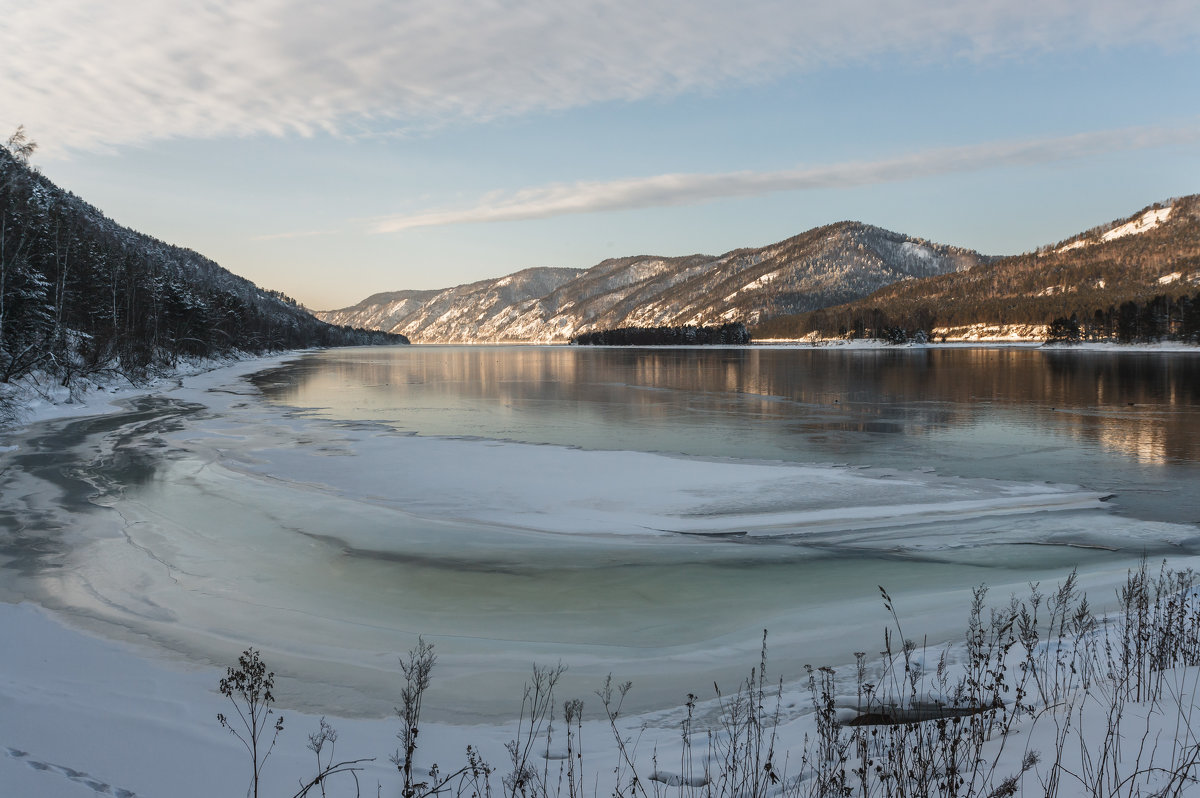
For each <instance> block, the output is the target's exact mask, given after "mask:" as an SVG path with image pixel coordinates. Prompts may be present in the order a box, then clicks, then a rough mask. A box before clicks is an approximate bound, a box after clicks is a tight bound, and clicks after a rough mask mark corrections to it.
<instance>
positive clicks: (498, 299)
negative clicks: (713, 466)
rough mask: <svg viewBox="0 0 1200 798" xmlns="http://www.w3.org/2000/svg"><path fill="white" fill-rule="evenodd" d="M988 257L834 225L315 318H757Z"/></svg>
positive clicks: (502, 324)
mask: <svg viewBox="0 0 1200 798" xmlns="http://www.w3.org/2000/svg"><path fill="white" fill-rule="evenodd" d="M987 260H988V258H985V257H983V256H981V255H979V254H978V253H976V252H973V251H970V250H964V249H958V248H955V247H948V246H944V245H940V244H934V243H931V242H929V241H925V240H923V239H917V238H912V237H910V236H905V235H901V234H899V233H893V232H890V231H888V230H883V229H880V228H878V227H872V226H870V225H865V224H861V223H859V222H839V223H837V224H832V225H827V226H825V227H820V228H817V229H814V230H810V231H808V232H807V233H802V234H801V235H798V236H795V237H794V238H789V239H787V240H786V241H781V242H779V243H777V244H771V245H769V246H766V247H762V248H759V249H738V250H734V251H733V252H729V253H726V254H724V255H721V256H716V257H714V256H711V255H689V256H684V257H655V256H634V257H626V258H614V259H610V260H606V261H603V262H601V263H599V264H597V265H596V266H593V267H592V268H590V269H586V270H579V269H526V270H524V271H520V272H516V273H514V274H510V275H507V276H505V277H501V278H498V279H494V280H483V281H480V282H477V283H471V284H469V285H461V286H456V287H454V288H447V289H444V290H432V291H397V292H392V293H383V294H375V295H373V296H370V297H368V298H366V299H364V300H363V301H362V302H360V303H358V304H357V305H355V306H353V307H350V308H343V309H341V310H333V311H324V312H317V313H316V315H317V317H318V318H320V319H323V320H324V321H328V322H330V323H333V324H347V325H351V326H355V327H365V328H369V329H378V330H385V331H387V332H395V333H401V334H403V335H405V336H407V337H409V338H410V339H412V340H414V341H418V342H425V343H470V342H486V341H522V342H540V343H549V342H561V341H568V340H570V339H571V338H572V337H573V336H575V335H578V334H579V333H583V332H589V331H591V330H598V329H608V328H614V327H632V326H641V327H650V326H676V325H685V324H720V323H724V322H729V321H741V322H745V323H746V324H755V323H757V322H759V321H760V320H762V319H765V318H769V317H772V316H776V315H780V314H788V313H799V312H803V311H806V310H812V309H815V308H820V307H826V306H828V305H834V304H838V303H841V302H848V301H851V300H853V299H856V298H858V297H861V296H865V295H867V294H869V293H871V292H872V291H875V290H876V289H878V288H880V287H882V286H885V285H889V284H891V283H894V282H896V281H899V280H911V279H918V278H922V277H930V276H933V275H938V274H945V273H948V272H954V271H961V270H964V269H968V268H970V267H972V266H974V265H976V264H978V263H980V262H984V261H987Z"/></svg>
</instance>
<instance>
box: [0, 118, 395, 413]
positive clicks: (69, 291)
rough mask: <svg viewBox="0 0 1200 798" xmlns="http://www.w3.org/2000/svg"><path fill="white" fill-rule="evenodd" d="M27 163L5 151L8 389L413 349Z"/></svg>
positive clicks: (2, 353) (1, 200)
mask: <svg viewBox="0 0 1200 798" xmlns="http://www.w3.org/2000/svg"><path fill="white" fill-rule="evenodd" d="M11 143H12V140H10V146H11ZM27 155H28V150H25V151H22V150H19V149H13V150H11V151H10V149H9V148H8V147H5V146H0V383H8V382H10V381H12V380H14V379H17V378H20V377H21V376H23V375H25V374H28V373H30V372H33V371H41V372H48V373H52V374H54V375H55V376H56V377H57V378H58V379H59V380H60V382H61V383H62V384H63V385H70V383H71V380H72V379H74V378H75V377H78V376H81V375H89V374H98V373H102V372H106V371H108V372H111V371H117V372H120V373H123V374H125V375H127V376H130V377H135V378H136V377H138V376H140V375H143V374H145V372H146V371H147V370H148V369H152V368H154V367H156V366H161V365H170V364H172V363H174V362H175V361H176V360H178V358H180V357H184V356H213V355H221V354H229V353H235V352H255V353H258V352H267V351H273V350H281V349H293V348H298V347H309V346H337V345H344V344H361V343H407V340H405V339H403V338H402V337H399V336H394V337H391V336H387V335H384V334H382V333H379V332H375V331H365V330H353V329H349V328H344V327H337V326H333V325H330V324H327V323H325V322H322V321H320V320H318V319H316V318H314V317H313V316H312V315H311V314H310V313H308V312H307V311H305V310H304V309H303V308H301V307H299V306H297V304H296V303H295V302H294V301H293V300H292V299H290V298H288V297H287V296H285V295H283V294H281V293H279V292H278V291H269V290H265V289H262V288H259V287H258V286H256V285H255V284H254V283H252V282H250V281H249V280H246V279H243V278H241V277H238V276H237V275H234V274H231V273H230V272H228V271H226V270H225V269H223V268H221V267H220V266H218V265H217V264H216V263H214V262H213V261H211V260H209V259H208V258H205V257H204V256H202V255H200V254H198V253H196V252H193V251H192V250H190V249H183V248H181V247H175V246H171V245H170V244H167V243H164V242H162V241H159V240H157V239H155V238H151V237H150V236H147V235H144V234H142V233H139V232H136V231H134V230H131V229H129V228H127V227H122V226H121V225H119V224H117V223H116V222H114V221H112V220H111V219H109V218H107V217H106V216H105V215H104V214H103V213H101V212H100V211H99V210H98V209H96V208H95V207H93V206H92V205H89V204H88V203H86V202H84V201H83V200H82V199H80V198H79V197H77V196H75V195H74V194H72V193H70V192H68V191H64V190H63V189H61V188H59V187H58V186H56V185H54V183H52V182H51V181H50V180H48V179H47V178H46V177H45V176H44V175H42V174H40V173H38V172H37V171H36V170H35V169H32V168H30V167H29V165H28V163H27V162H26V156H27ZM4 395H5V394H4V392H2V391H0V400H2V399H3V398H4Z"/></svg>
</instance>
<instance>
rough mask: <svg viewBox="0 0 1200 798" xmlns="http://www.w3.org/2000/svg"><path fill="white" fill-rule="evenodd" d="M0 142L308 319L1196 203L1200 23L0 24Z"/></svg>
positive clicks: (960, 8) (838, 13) (176, 18)
mask: <svg viewBox="0 0 1200 798" xmlns="http://www.w3.org/2000/svg"><path fill="white" fill-rule="evenodd" d="M0 9H2V10H0V18H2V19H3V23H2V24H0V132H2V133H3V135H2V136H0V138H6V137H7V134H8V132H10V131H12V130H15V129H16V127H17V126H18V125H24V126H25V129H26V131H27V132H28V134H29V136H30V137H31V138H32V139H34V140H35V141H36V142H37V143H38V145H39V149H38V150H37V152H36V154H35V156H34V158H33V163H34V164H35V165H37V166H38V167H39V168H41V169H42V171H43V172H44V173H45V174H46V175H47V176H48V177H50V178H51V179H52V180H54V181H55V182H56V183H58V184H59V185H60V186H62V187H63V188H66V189H68V190H71V191H73V192H75V193H76V194H78V195H80V196H82V197H83V198H85V199H86V200H88V201H89V202H91V203H93V204H94V205H96V206H97V207H99V208H100V209H101V210H103V211H104V212H105V213H106V214H107V215H108V216H110V217H111V218H113V219H115V220H116V221H118V222H120V223H122V224H125V225H128V226H130V227H133V228H135V229H137V230H140V231H142V232H144V233H148V234H150V235H153V236H155V237H157V238H159V239H162V240H165V241H169V242H171V243H174V244H179V245H182V246H187V247H191V248H193V249H195V250H197V251H199V252H201V253H202V254H204V255H206V256H208V257H211V258H213V259H214V260H216V261H217V262H219V263H220V264H221V265H222V266H224V267H226V268H227V269H229V270H231V271H233V272H235V273H237V274H240V275H243V276H245V277H248V278H250V279H251V280H254V281H255V282H257V283H258V284H260V285H262V286H264V287H267V288H272V289H276V290H280V291H283V292H285V293H287V294H289V295H291V296H293V297H295V298H296V299H298V300H299V301H301V302H302V303H304V304H305V305H306V306H308V307H309V308H312V309H318V310H324V309H333V308H341V307H345V306H348V305H352V304H354V303H356V302H358V301H359V300H361V299H363V298H365V297H366V296H368V295H369V294H372V293H375V292H379V291H394V290H401V289H424V288H440V287H446V286H451V285H456V284H460V283H466V282H471V281H474V280H480V279H485V278H489V277H498V276H501V275H503V274H507V273H510V272H513V271H516V270H518V269H523V268H528V267H534V266H568V267H575V268H586V267H589V266H592V265H594V264H596V263H598V262H599V261H601V260H603V259H604V258H608V257H617V256H623V255H638V254H657V255H685V254H692V253H697V252H703V253H709V254H720V253H723V252H726V251H729V250H731V249H735V248H739V247H749V246H763V245H766V244H769V243H772V242H775V241H779V240H782V239H784V238H787V237H789V236H792V235H795V234H798V233H801V232H804V231H805V230H808V229H810V228H812V227H816V226H819V225H822V224H828V223H831V222H835V221H840V220H843V219H856V220H860V221H864V222H869V223H871V224H877V225H880V226H882V227H886V228H889V229H892V230H896V231H899V232H903V233H907V234H910V235H914V236H920V237H924V238H927V239H930V240H933V241H938V242H941V243H946V244H954V245H958V246H964V247H970V248H972V249H977V250H979V251H981V252H984V253H987V254H1012V253H1017V252H1023V251H1028V250H1032V249H1034V248H1036V247H1038V246H1040V245H1043V244H1051V243H1055V242H1057V241H1060V240H1062V239H1065V238H1067V237H1069V236H1071V235H1073V234H1075V233H1078V232H1081V231H1082V230H1085V229H1087V228H1090V227H1093V226H1096V225H1099V224H1102V223H1106V222H1108V221H1111V220H1114V219H1117V218H1121V217H1124V216H1129V215H1131V214H1133V213H1134V212H1136V211H1138V210H1139V209H1140V208H1142V207H1143V206H1145V205H1148V204H1150V203H1153V202H1156V201H1161V200H1165V199H1168V198H1170V197H1172V196H1180V195H1185V194H1193V193H1197V192H1200V4H1197V3H1196V2H1195V0H1155V2H1153V3H1145V4H1137V3H1133V2H1130V0H1037V2H1034V1H1033V0H966V1H962V2H960V1H958V0H920V1H918V0H840V2H837V3H831V2H828V1H827V0H826V1H824V2H813V1H812V0H739V2H737V3H733V2H729V1H728V0H725V1H724V2H722V1H721V0H690V2H687V3H684V2H679V0H673V1H671V2H665V1H664V0H436V1H435V0H423V2H410V1H408V0H345V1H343V2H338V3H329V2H326V1H325V0H311V1H310V0H204V1H203V2H176V1H175V0H156V2H154V3H149V4H146V3H136V4H135V3H133V2H127V0H38V2H36V3H18V2H16V0H0Z"/></svg>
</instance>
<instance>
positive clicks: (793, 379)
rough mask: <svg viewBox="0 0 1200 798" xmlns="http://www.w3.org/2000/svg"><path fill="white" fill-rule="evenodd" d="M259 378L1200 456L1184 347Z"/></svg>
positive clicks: (1166, 456) (571, 361)
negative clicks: (1006, 432)
mask: <svg viewBox="0 0 1200 798" xmlns="http://www.w3.org/2000/svg"><path fill="white" fill-rule="evenodd" d="M259 386H260V388H262V389H263V390H264V392H265V393H266V394H267V395H268V397H270V398H271V399H272V400H274V401H278V402H283V403H287V404H295V405H300V406H308V407H329V406H336V405H337V404H338V402H339V399H338V398H337V395H338V394H345V393H346V392H354V393H355V401H357V402H358V403H359V405H360V406H361V409H362V410H364V411H369V410H371V409H372V408H374V409H377V410H380V411H382V410H383V409H386V408H393V409H395V410H396V412H397V413H398V414H399V415H400V416H401V417H402V418H410V419H411V417H410V416H407V415H406V414H405V410H406V409H408V410H416V409H420V410H422V411H423V412H428V411H429V410H430V409H431V408H440V409H443V410H448V411H449V410H453V409H456V408H457V409H460V410H464V411H465V410H468V409H471V410H478V409H480V408H484V409H487V410H488V411H489V412H492V413H499V414H500V415H501V416H507V417H512V416H518V415H521V414H534V415H537V414H545V415H547V416H548V415H550V414H554V415H556V416H559V417H571V418H575V419H577V420H579V421H580V422H582V423H587V422H588V421H589V420H592V421H603V422H604V423H606V424H611V423H612V422H614V421H619V422H624V423H632V424H637V425H647V424H652V423H656V422H674V421H678V420H679V419H680V418H681V415H682V416H683V417H690V418H691V419H692V420H693V421H695V420H697V419H701V420H702V419H703V418H705V417H707V416H723V417H732V416H739V417H740V418H741V419H742V420H743V423H744V421H745V419H747V418H750V419H757V420H758V421H759V422H766V423H770V422H786V423H783V424H778V425H777V426H776V428H775V429H774V430H773V432H774V434H781V435H787V434H789V431H790V433H791V434H802V435H806V436H812V435H814V434H817V435H819V434H820V433H822V432H825V433H878V434H900V435H909V436H917V435H924V434H928V433H931V432H935V431H938V430H940V429H944V428H946V427H948V426H956V425H972V424H979V423H987V422H991V421H995V420H996V419H999V418H1011V419H1015V420H1018V421H1019V423H1020V424H1021V425H1022V426H1023V427H1032V428H1035V429H1038V428H1040V429H1044V430H1045V431H1046V432H1048V433H1054V434H1059V435H1062V434H1067V435H1071V436H1075V437H1078V438H1079V439H1080V440H1085V441H1093V442H1095V443H1097V444H1099V445H1100V446H1102V447H1104V449H1105V450H1108V451H1113V452H1118V453H1122V454H1125V455H1127V456H1129V457H1132V458H1135V459H1137V460H1138V461H1140V462H1144V463H1154V462H1167V461H1175V462H1182V461H1189V460H1197V459H1200V430H1198V429H1197V425H1196V423H1195V418H1194V416H1193V414H1192V413H1193V411H1195V409H1196V408H1198V407H1200V359H1197V358H1195V357H1192V356H1190V355H1187V354H1184V355H1166V356H1164V355H1156V354H1148V353H1135V352H1129V353H1125V352H1121V353H1108V352H1078V351H1059V350H1029V349H939V348H928V349H882V350H849V351H847V350H837V349H754V348H731V349H578V348H568V347H414V348H412V349H405V350H403V351H381V350H355V351H341V352H329V353H325V354H324V355H323V356H322V358H321V359H320V360H311V361H307V362H305V363H303V364H301V365H299V366H296V367H288V368H285V369H282V370H279V371H277V372H273V373H271V374H268V375H263V376H262V378H261V379H260V381H259ZM414 423H417V424H418V425H419V424H420V422H419V421H417V422H414ZM418 431H421V432H433V433H435V434H447V433H448V432H451V431H448V430H427V429H424V428H421V427H419V426H418ZM504 433H509V434H511V430H503V431H500V432H497V436H498V437H506V435H505V434H504ZM484 434H486V433H484ZM517 437H520V436H519V435H518V436H517Z"/></svg>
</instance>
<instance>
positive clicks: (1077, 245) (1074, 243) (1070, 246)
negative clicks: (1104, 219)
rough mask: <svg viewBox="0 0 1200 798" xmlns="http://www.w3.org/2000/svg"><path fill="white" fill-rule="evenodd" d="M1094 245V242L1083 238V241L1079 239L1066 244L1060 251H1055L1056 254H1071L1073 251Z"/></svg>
mask: <svg viewBox="0 0 1200 798" xmlns="http://www.w3.org/2000/svg"><path fill="white" fill-rule="evenodd" d="M1092 243H1094V242H1092V241H1088V240H1087V239H1086V238H1081V239H1079V240H1078V241H1072V242H1071V243H1070V244H1066V245H1064V246H1061V247H1059V248H1058V249H1056V250H1054V251H1055V252H1058V253H1063V252H1070V251H1071V250H1073V249H1079V248H1081V247H1086V246H1089V245H1090V244H1092Z"/></svg>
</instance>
